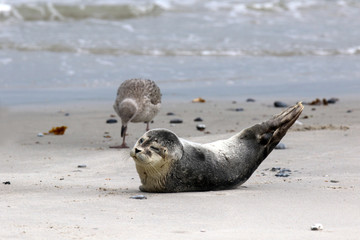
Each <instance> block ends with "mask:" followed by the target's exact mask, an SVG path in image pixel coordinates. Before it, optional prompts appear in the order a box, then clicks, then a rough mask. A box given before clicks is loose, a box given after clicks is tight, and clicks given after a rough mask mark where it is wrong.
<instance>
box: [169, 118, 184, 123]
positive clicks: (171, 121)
mask: <svg viewBox="0 0 360 240" xmlns="http://www.w3.org/2000/svg"><path fill="white" fill-rule="evenodd" d="M170 123H175V124H179V123H183V120H181V119H172V120H170Z"/></svg>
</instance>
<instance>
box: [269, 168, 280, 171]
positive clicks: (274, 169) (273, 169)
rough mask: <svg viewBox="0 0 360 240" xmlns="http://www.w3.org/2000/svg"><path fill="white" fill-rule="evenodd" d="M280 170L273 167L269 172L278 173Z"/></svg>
mask: <svg viewBox="0 0 360 240" xmlns="http://www.w3.org/2000/svg"><path fill="white" fill-rule="evenodd" d="M280 169H281V168H279V167H273V168H271V169H270V171H272V172H276V171H280Z"/></svg>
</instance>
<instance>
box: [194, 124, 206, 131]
mask: <svg viewBox="0 0 360 240" xmlns="http://www.w3.org/2000/svg"><path fill="white" fill-rule="evenodd" d="M205 128H206V126H205V125H204V124H198V125H196V129H197V130H199V131H204V130H205Z"/></svg>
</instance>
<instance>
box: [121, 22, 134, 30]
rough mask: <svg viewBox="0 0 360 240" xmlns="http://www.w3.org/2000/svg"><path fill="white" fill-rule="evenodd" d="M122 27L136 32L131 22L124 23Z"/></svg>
mask: <svg viewBox="0 0 360 240" xmlns="http://www.w3.org/2000/svg"><path fill="white" fill-rule="evenodd" d="M121 27H122V28H123V29H125V30H126V31H128V32H135V30H134V28H133V26H131V25H130V24H123V25H122V26H121Z"/></svg>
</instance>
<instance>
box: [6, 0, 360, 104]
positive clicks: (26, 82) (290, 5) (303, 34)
mask: <svg viewBox="0 0 360 240" xmlns="http://www.w3.org/2000/svg"><path fill="white" fill-rule="evenodd" d="M135 77H142V78H149V79H152V80H154V81H156V82H157V83H158V85H159V86H160V88H161V89H162V93H163V96H164V98H167V99H192V98H194V97H199V96H201V97H206V98H237V99H238V98H240V99H241V98H243V99H245V98H247V97H258V98H260V97H267V98H269V97H270V98H277V99H280V98H286V97H295V98H299V100H301V99H303V98H315V97H341V96H356V95H358V94H359V93H360V1H357V0H233V1H224V0H214V1H211V0H207V1H205V0H147V1H145V0H144V1H141V0H133V1H130V0H128V1H127V0H117V1H115V0H0V104H1V105H5V106H8V105H18V104H29V103H31V104H34V103H35V104H36V103H52V102H65V101H67V102H69V101H70V102H71V101H80V100H81V101H108V100H112V99H114V98H115V94H116V90H117V88H118V86H119V85H120V83H121V82H122V81H124V80H126V79H129V78H135Z"/></svg>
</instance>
